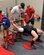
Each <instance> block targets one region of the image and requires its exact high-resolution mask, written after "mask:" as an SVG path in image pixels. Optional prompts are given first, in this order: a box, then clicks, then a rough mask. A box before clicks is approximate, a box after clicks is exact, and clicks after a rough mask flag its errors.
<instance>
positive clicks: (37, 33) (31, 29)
mask: <svg viewBox="0 0 44 55" xmlns="http://www.w3.org/2000/svg"><path fill="white" fill-rule="evenodd" d="M22 22H23V24H24V25H23V26H22V27H21V26H17V25H16V24H15V23H14V22H13V21H11V24H12V25H13V26H14V27H15V28H16V29H17V30H18V32H23V33H28V34H31V35H32V37H33V39H32V41H31V42H30V44H29V46H30V49H32V46H33V45H34V43H35V41H39V42H40V41H41V40H40V37H41V35H42V33H43V31H42V30H40V29H36V28H34V27H32V26H29V25H27V24H26V22H25V21H24V19H23V18H22Z"/></svg>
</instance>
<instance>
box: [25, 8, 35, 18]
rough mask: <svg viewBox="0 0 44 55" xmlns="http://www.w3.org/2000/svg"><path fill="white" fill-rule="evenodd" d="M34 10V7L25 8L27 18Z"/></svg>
mask: <svg viewBox="0 0 44 55" xmlns="http://www.w3.org/2000/svg"><path fill="white" fill-rule="evenodd" d="M34 12H35V10H34V8H33V7H32V8H27V9H26V13H27V14H28V16H29V18H31V16H32V14H33V13H34Z"/></svg>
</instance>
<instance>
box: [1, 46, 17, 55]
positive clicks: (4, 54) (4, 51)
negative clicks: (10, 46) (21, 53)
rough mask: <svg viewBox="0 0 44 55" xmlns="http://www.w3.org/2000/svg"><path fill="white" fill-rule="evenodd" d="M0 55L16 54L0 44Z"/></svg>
mask: <svg viewBox="0 0 44 55" xmlns="http://www.w3.org/2000/svg"><path fill="white" fill-rule="evenodd" d="M0 55H16V54H15V53H13V52H10V51H8V50H6V49H4V48H3V47H1V46H0Z"/></svg>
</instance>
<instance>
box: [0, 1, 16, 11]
mask: <svg viewBox="0 0 44 55" xmlns="http://www.w3.org/2000/svg"><path fill="white" fill-rule="evenodd" d="M14 5H15V0H0V9H2V10H5V9H6V8H7V7H11V6H14Z"/></svg>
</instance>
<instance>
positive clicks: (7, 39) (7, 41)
mask: <svg viewBox="0 0 44 55" xmlns="http://www.w3.org/2000/svg"><path fill="white" fill-rule="evenodd" d="M4 40H5V48H8V45H9V44H11V45H13V44H14V36H13V35H12V34H9V32H8V29H7V30H6V37H5V39H4Z"/></svg>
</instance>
